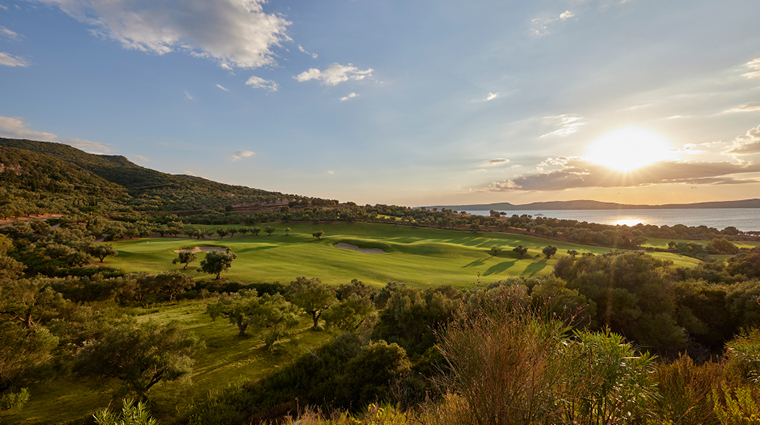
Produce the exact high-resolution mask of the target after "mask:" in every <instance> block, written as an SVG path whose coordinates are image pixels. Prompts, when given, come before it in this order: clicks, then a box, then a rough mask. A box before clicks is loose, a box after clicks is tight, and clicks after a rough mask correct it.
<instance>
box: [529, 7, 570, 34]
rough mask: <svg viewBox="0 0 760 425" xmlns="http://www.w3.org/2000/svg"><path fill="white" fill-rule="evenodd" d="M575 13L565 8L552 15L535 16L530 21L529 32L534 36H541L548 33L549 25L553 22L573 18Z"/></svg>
mask: <svg viewBox="0 0 760 425" xmlns="http://www.w3.org/2000/svg"><path fill="white" fill-rule="evenodd" d="M574 17H575V14H574V13H573V12H571V11H569V10H566V11H564V12H562V13H560V14H559V15H554V16H550V17H545V18H536V19H533V20H532V21H531V26H532V28H531V33H532V34H533V35H536V36H542V35H546V34H549V26H550V25H551V24H553V23H555V22H561V21H566V20H568V19H571V18H574Z"/></svg>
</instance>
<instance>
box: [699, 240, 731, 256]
mask: <svg viewBox="0 0 760 425" xmlns="http://www.w3.org/2000/svg"><path fill="white" fill-rule="evenodd" d="M707 251H708V252H710V251H714V253H717V254H727V255H736V254H738V253H739V247H738V246H736V245H734V244H733V243H731V242H730V241H728V240H726V239H721V238H716V239H713V240H711V241H710V242H709V243H708V244H707Z"/></svg>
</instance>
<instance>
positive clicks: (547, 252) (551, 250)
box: [541, 245, 557, 260]
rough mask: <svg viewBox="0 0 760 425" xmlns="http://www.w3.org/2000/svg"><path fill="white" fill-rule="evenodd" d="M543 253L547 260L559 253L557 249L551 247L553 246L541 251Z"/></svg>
mask: <svg viewBox="0 0 760 425" xmlns="http://www.w3.org/2000/svg"><path fill="white" fill-rule="evenodd" d="M541 252H543V253H544V255H545V256H546V259H547V260H548V259H550V258H552V255H554V254H556V253H557V247H556V246H551V245H549V246H545V247H544V249H542V250H541Z"/></svg>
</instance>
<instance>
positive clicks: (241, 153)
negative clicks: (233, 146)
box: [232, 151, 256, 162]
mask: <svg viewBox="0 0 760 425" xmlns="http://www.w3.org/2000/svg"><path fill="white" fill-rule="evenodd" d="M254 155H256V154H255V153H254V152H251V151H237V152H235V154H234V155H232V162H235V161H239V160H241V159H243V158H248V157H249V156H254Z"/></svg>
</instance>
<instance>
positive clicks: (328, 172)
mask: <svg viewBox="0 0 760 425" xmlns="http://www.w3.org/2000/svg"><path fill="white" fill-rule="evenodd" d="M327 174H335V172H334V171H330V170H327Z"/></svg>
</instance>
